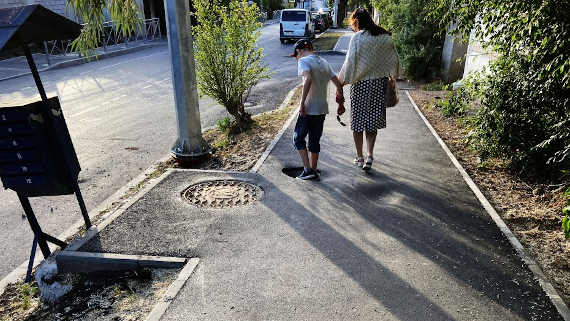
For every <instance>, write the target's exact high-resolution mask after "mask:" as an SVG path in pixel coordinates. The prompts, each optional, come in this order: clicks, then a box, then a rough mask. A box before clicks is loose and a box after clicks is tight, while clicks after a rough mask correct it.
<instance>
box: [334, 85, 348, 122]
mask: <svg viewBox="0 0 570 321" xmlns="http://www.w3.org/2000/svg"><path fill="white" fill-rule="evenodd" d="M336 102H337V103H338V109H337V111H336V113H337V115H339V116H340V115H342V114H344V112H345V111H346V109H345V108H344V96H343V94H342V91H338V90H337V92H336Z"/></svg>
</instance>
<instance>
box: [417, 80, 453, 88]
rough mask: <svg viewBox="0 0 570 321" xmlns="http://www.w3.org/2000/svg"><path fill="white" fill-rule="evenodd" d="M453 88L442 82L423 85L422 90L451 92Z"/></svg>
mask: <svg viewBox="0 0 570 321" xmlns="http://www.w3.org/2000/svg"><path fill="white" fill-rule="evenodd" d="M450 87H451V86H450V85H448V84H446V83H444V82H443V81H441V80H438V81H434V82H430V83H428V84H425V85H423V87H422V89H423V90H425V91H443V90H450V89H451V88H450Z"/></svg>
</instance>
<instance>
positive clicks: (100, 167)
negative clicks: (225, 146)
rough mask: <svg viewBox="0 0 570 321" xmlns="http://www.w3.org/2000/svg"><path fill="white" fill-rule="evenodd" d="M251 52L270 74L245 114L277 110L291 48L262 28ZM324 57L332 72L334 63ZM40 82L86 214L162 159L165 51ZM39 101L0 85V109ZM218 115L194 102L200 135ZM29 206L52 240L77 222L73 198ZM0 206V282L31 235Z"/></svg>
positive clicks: (168, 129) (167, 138)
mask: <svg viewBox="0 0 570 321" xmlns="http://www.w3.org/2000/svg"><path fill="white" fill-rule="evenodd" d="M259 45H260V46H261V47H262V48H263V49H264V53H265V63H266V64H267V65H268V66H269V68H270V70H271V71H272V73H273V75H272V78H271V79H269V80H265V81H263V82H261V83H260V84H258V86H256V87H255V88H254V90H253V91H252V94H251V95H250V99H249V101H250V102H251V103H252V104H253V106H252V107H250V108H248V109H249V111H250V112H252V113H259V112H263V111H267V110H271V109H274V108H276V107H278V106H279V104H280V103H281V101H282V100H283V99H284V97H285V95H286V94H287V92H288V91H289V90H291V89H292V88H293V87H294V86H295V85H296V84H298V83H299V82H300V80H299V78H298V77H297V67H296V62H295V60H294V59H292V58H289V57H288V55H289V54H290V53H291V52H292V45H291V44H285V45H282V44H280V43H279V25H278V24H274V25H269V26H266V27H264V28H263V30H262V35H261V38H260V40H259ZM330 58H331V59H333V60H334V61H335V64H334V65H335V66H336V67H335V69H337V70H338V69H339V64H340V63H341V62H342V57H340V56H330ZM327 59H329V57H327ZM41 78H42V81H43V83H44V86H45V87H46V91H47V92H48V96H54V95H57V96H59V98H60V101H61V104H62V108H63V112H64V115H65V118H66V121H67V124H68V127H69V131H70V134H71V137H72V139H73V143H74V146H75V150H76V152H77V155H78V158H79V162H80V164H81V167H82V171H81V173H80V176H79V186H80V188H81V191H82V193H83V196H84V198H85V202H86V205H87V209H88V210H90V209H93V208H94V207H96V206H97V205H98V204H99V203H101V202H102V201H104V200H105V199H106V198H108V197H109V196H110V195H112V194H113V193H114V192H115V191H117V190H118V189H119V188H120V187H122V186H123V185H125V184H126V183H127V182H129V181H130V180H131V179H133V178H134V177H136V176H137V175H138V174H140V173H141V172H142V171H143V170H144V169H146V168H147V167H149V166H150V165H152V164H153V163H154V162H156V161H157V160H159V159H161V158H162V157H164V156H165V155H166V154H167V153H169V151H170V148H171V146H172V144H173V143H174V141H175V139H176V122H175V114H174V100H173V92H172V83H171V71H170V60H169V54H168V51H167V48H166V46H161V47H155V48H151V49H146V50H143V51H140V52H136V53H131V54H128V55H123V56H118V57H113V58H109V59H104V60H100V61H94V62H91V63H88V64H84V65H79V66H74V67H68V68H64V69H58V70H51V71H47V72H43V73H41ZM39 99H40V98H39V95H38V94H37V89H36V87H35V85H34V82H33V79H32V78H31V76H28V77H22V78H17V79H12V80H8V81H2V82H0V106H14V105H19V104H24V103H27V102H31V101H34V100H39ZM225 116H227V113H226V112H225V110H224V108H223V107H221V106H219V105H217V104H216V103H215V102H214V101H213V100H212V99H210V98H209V97H203V98H201V99H200V117H201V122H202V128H204V127H207V126H212V125H214V124H215V123H216V120H218V119H220V118H223V117H225ZM31 203H32V206H33V208H34V211H35V213H36V215H37V217H38V220H39V222H40V225H41V226H42V228H43V229H44V231H46V232H48V233H49V234H52V235H58V234H60V233H62V232H63V231H64V230H65V229H66V228H67V227H69V226H70V225H71V224H72V222H75V221H77V220H80V219H81V215H80V212H79V207H78V205H77V201H76V200H75V198H74V196H73V195H69V196H58V197H41V198H33V199H31ZM0 204H1V207H0V244H2V252H1V254H0V279H1V278H3V277H4V276H6V275H7V274H8V273H9V272H10V271H12V270H13V269H14V268H15V267H17V266H18V265H20V264H21V263H22V262H24V261H25V260H26V259H27V258H28V256H29V251H30V248H31V245H32V239H33V236H32V233H31V230H30V228H29V225H28V223H27V221H26V219H25V217H24V216H23V210H22V208H21V206H20V203H19V201H18V199H17V197H16V193H14V192H12V191H10V190H0ZM38 253H39V252H38ZM38 255H39V254H38Z"/></svg>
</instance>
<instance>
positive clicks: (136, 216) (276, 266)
mask: <svg viewBox="0 0 570 321" xmlns="http://www.w3.org/2000/svg"><path fill="white" fill-rule="evenodd" d="M329 92H330V97H329V100H330V106H331V111H332V110H333V108H332V106H334V105H333V101H334V97H333V90H332V89H330V91H329ZM400 97H401V98H400V103H399V104H398V105H397V106H395V107H393V108H389V109H388V112H387V122H388V128H387V129H385V130H382V131H381V133H380V135H379V137H378V142H377V147H376V150H375V153H376V155H375V163H374V166H373V170H372V171H371V172H370V173H368V174H367V173H364V172H363V171H362V170H360V169H358V168H355V167H354V166H353V165H352V159H353V157H354V151H353V143H352V135H351V132H350V131H349V129H348V128H347V127H341V126H340V125H339V124H338V123H337V122H336V119H335V117H333V116H332V115H329V117H327V120H326V121H325V130H324V136H323V139H322V152H321V160H320V165H319V167H320V169H321V171H322V176H321V180H320V181H298V180H296V179H293V178H290V177H288V176H285V175H284V174H283V173H282V171H281V170H282V168H284V167H294V166H299V164H300V161H299V159H298V155H297V153H296V152H295V151H293V150H292V145H291V144H292V143H291V141H292V130H293V127H294V122H293V123H292V124H291V125H290V126H289V128H288V129H287V130H286V132H285V134H284V135H283V137H282V138H281V139H280V140H279V142H278V143H277V145H276V146H275V148H274V149H273V151H272V152H271V154H270V155H269V157H268V158H267V159H266V161H265V162H264V163H263V165H262V166H261V168H260V170H259V172H258V173H229V172H204V171H195V170H174V171H169V172H168V174H167V175H166V176H165V177H164V178H163V179H162V180H161V182H160V183H158V184H157V185H156V186H155V187H154V188H152V189H151V190H150V191H149V192H148V193H147V194H145V195H144V196H143V197H142V198H140V199H139V200H138V201H136V202H135V203H134V204H133V205H132V206H131V207H129V208H128V209H127V210H126V211H125V212H124V213H123V214H122V215H121V216H119V217H118V218H117V219H116V220H115V221H113V222H112V223H111V224H110V225H109V226H108V227H107V228H105V229H104V230H103V231H101V233H100V234H99V235H98V236H96V237H95V238H94V239H92V240H91V241H90V242H89V243H87V244H86V245H85V246H84V247H83V248H82V249H81V250H83V251H91V252H115V253H124V254H146V255H160V256H182V257H199V258H200V263H199V265H198V267H197V269H196V270H195V271H194V273H193V274H192V276H191V277H190V279H189V280H188V281H187V283H186V284H185V286H184V288H183V289H182V290H181V292H180V293H179V294H178V295H177V296H176V297H175V298H174V299H173V302H172V304H171V305H170V307H169V308H168V310H167V312H166V313H165V315H164V316H163V317H162V320H470V321H471V320H562V318H561V317H560V316H559V315H558V313H557V311H556V309H555V308H554V306H553V305H552V303H551V302H550V300H549V299H548V297H547V296H546V295H545V294H544V292H543V290H542V289H541V287H540V286H539V284H538V282H537V281H536V280H535V279H534V277H533V274H532V273H531V272H530V271H529V270H528V268H527V267H526V266H525V264H524V263H523V262H522V261H521V259H520V258H519V256H518V255H517V254H516V253H515V251H514V250H513V248H512V247H511V245H510V244H509V242H508V241H507V239H506V238H505V237H504V236H503V234H502V233H501V231H500V230H499V228H497V226H496V225H495V223H494V222H493V221H492V220H491V218H490V217H489V215H488V214H487V213H486V211H485V210H484V209H483V207H482V206H481V205H480V203H479V201H478V200H477V199H476V197H475V196H474V195H473V193H472V192H471V190H470V189H469V187H468V186H467V185H466V184H465V182H464V181H463V179H462V177H461V175H460V173H459V172H458V171H457V169H456V168H455V167H454V166H453V165H452V163H451V162H450V160H449V158H448V157H447V155H446V154H445V152H444V151H443V150H442V149H441V147H440V146H439V144H438V142H437V141H436V139H435V138H434V137H433V136H432V134H431V133H430V131H429V130H428V129H427V128H426V126H425V124H424V123H423V121H422V120H421V118H420V117H419V116H418V114H417V113H416V111H415V110H414V108H413V107H412V105H411V103H410V101H408V99H407V96H406V95H405V94H404V93H403V92H401V93H400ZM347 106H350V103H349V102H347ZM343 119H344V120H345V121H347V119H348V115H345V116H343ZM220 179H238V180H245V181H247V182H249V183H251V184H254V185H257V186H260V187H261V188H262V189H263V197H262V199H261V200H260V201H258V202H257V203H254V204H253V205H250V206H246V207H230V208H226V209H204V208H197V207H195V206H193V205H191V204H190V203H188V202H187V201H185V200H183V198H182V197H181V194H182V192H183V191H184V190H185V189H186V188H187V187H188V186H190V185H192V184H195V183H199V182H205V181H208V180H220Z"/></svg>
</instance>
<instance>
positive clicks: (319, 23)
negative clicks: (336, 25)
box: [311, 12, 329, 32]
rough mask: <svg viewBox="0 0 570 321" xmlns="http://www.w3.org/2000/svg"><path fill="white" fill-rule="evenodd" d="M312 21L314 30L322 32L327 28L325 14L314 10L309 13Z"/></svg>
mask: <svg viewBox="0 0 570 321" xmlns="http://www.w3.org/2000/svg"><path fill="white" fill-rule="evenodd" d="M311 16H312V18H313V21H314V22H315V30H319V31H320V32H323V31H325V30H327V29H328V27H329V26H328V21H327V20H326V18H325V16H324V15H323V14H321V13H318V12H315V13H311Z"/></svg>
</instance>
